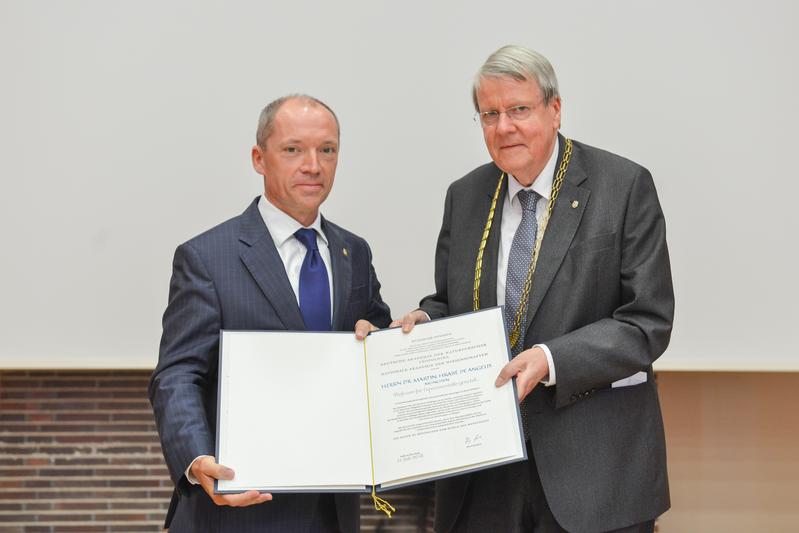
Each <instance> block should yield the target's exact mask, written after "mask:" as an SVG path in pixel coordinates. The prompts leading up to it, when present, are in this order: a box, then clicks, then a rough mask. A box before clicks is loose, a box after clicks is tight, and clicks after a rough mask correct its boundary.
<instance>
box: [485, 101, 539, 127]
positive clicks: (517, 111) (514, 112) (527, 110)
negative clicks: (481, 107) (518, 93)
mask: <svg viewBox="0 0 799 533" xmlns="http://www.w3.org/2000/svg"><path fill="white" fill-rule="evenodd" d="M532 112H533V106H529V105H517V106H513V107H509V108H508V109H506V110H505V111H478V112H477V113H475V114H474V121H475V122H479V123H480V124H482V125H483V126H496V125H497V123H498V122H499V116H500V115H501V114H503V113H504V114H505V115H507V117H508V118H509V119H510V120H512V121H514V122H517V121H521V120H527V119H528V118H530V114H531V113H532Z"/></svg>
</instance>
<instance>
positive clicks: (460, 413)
mask: <svg viewBox="0 0 799 533" xmlns="http://www.w3.org/2000/svg"><path fill="white" fill-rule="evenodd" d="M366 345H367V367H368V374H369V386H370V391H371V392H370V400H371V406H372V431H373V435H374V438H375V442H376V445H375V477H376V479H377V481H378V483H380V484H381V486H382V487H384V488H385V487H390V486H392V485H402V484H406V483H411V482H414V481H418V480H420V479H423V478H434V477H440V476H446V475H452V474H455V473H459V472H464V471H468V470H475V469H478V468H482V467H487V466H490V465H496V464H500V463H504V462H510V461H512V460H519V459H523V458H524V457H525V448H524V439H523V437H522V431H521V424H520V418H519V410H518V403H517V399H516V392H515V390H514V387H513V385H512V383H511V382H508V383H507V384H506V385H504V386H503V387H500V388H496V387H495V386H494V381H495V380H496V377H497V375H498V374H499V371H500V370H501V369H502V367H503V366H504V365H505V364H506V363H507V362H508V360H509V355H508V353H509V349H508V345H507V340H506V336H505V328H504V324H503V320H502V310H501V309H500V308H492V309H487V310H484V311H479V312H475V313H469V314H465V315H460V316H457V317H452V318H446V319H442V320H437V321H433V322H428V323H425V324H419V325H417V326H416V327H415V328H414V329H413V331H412V332H411V333H409V334H408V333H402V331H401V330H400V329H399V328H397V329H391V330H382V331H378V332H374V333H372V334H371V335H369V337H368V338H367V340H366Z"/></svg>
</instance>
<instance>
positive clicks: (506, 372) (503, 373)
mask: <svg viewBox="0 0 799 533" xmlns="http://www.w3.org/2000/svg"><path fill="white" fill-rule="evenodd" d="M521 369H522V363H521V362H520V361H519V360H518V359H515V358H514V359H512V360H511V361H510V362H509V363H508V364H507V365H505V366H503V367H502V370H500V371H499V375H498V376H497V379H496V381H494V386H495V387H501V386H502V385H504V384H505V383H507V382H508V381H509V380H510V379H511V378H512V377H513V376H515V375H516V374H518V373H519V372H520V371H521Z"/></svg>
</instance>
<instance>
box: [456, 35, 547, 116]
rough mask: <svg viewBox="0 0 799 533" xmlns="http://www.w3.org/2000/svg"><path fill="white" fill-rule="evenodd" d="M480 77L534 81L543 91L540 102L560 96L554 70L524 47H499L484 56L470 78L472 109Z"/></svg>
mask: <svg viewBox="0 0 799 533" xmlns="http://www.w3.org/2000/svg"><path fill="white" fill-rule="evenodd" d="M483 78H513V79H514V80H518V81H525V80H535V82H536V83H538V86H539V87H540V88H541V92H542V93H543V94H544V103H545V104H548V103H549V102H550V100H552V99H553V98H558V97H560V91H559V90H558V78H557V77H556V76H555V69H553V68H552V65H551V64H550V62H549V60H548V59H547V58H545V57H544V56H542V55H541V54H539V53H538V52H536V51H535V50H530V49H529V48H525V47H524V46H517V45H512V44H511V45H507V46H503V47H502V48H500V49H499V50H497V51H496V52H494V53H493V54H491V55H490V56H488V59H486V62H485V63H483V66H482V67H480V70H478V71H477V74H476V75H475V77H474V84H473V85H472V101H473V102H474V109H475V111H479V110H480V109H479V108H478V106H477V91H478V90H479V89H480V82H481V80H482V79H483Z"/></svg>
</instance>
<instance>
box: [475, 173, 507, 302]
mask: <svg viewBox="0 0 799 533" xmlns="http://www.w3.org/2000/svg"><path fill="white" fill-rule="evenodd" d="M490 168H492V169H493V172H491V173H490V175H489V178H488V179H487V180H486V181H485V182H486V184H487V186H486V191H485V192H486V204H485V215H484V216H483V218H482V220H486V219H487V218H488V211H489V210H490V209H491V200H492V199H493V198H494V192H495V191H496V189H497V180H498V179H499V176H500V174H501V173H502V171H501V170H499V168H497V167H496V166H493V165H492V166H491V167H490ZM508 179H510V176H508V175H507V174H506V175H505V179H503V180H502V189H501V190H500V192H499V197H498V198H497V205H496V207H495V208H494V219H493V221H492V222H491V231H490V232H489V234H488V241H487V242H486V247H485V250H484V251H483V268H482V272H481V274H480V276H481V277H480V307H481V308H483V309H485V308H486V307H494V306H495V305H497V266H498V265H497V263H498V261H499V242H500V238H501V235H500V233H501V229H502V210H503V208H504V206H505V196H506V195H507V194H508ZM482 231H483V227H481V228H480V238H482ZM478 243H479V241H478Z"/></svg>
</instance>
